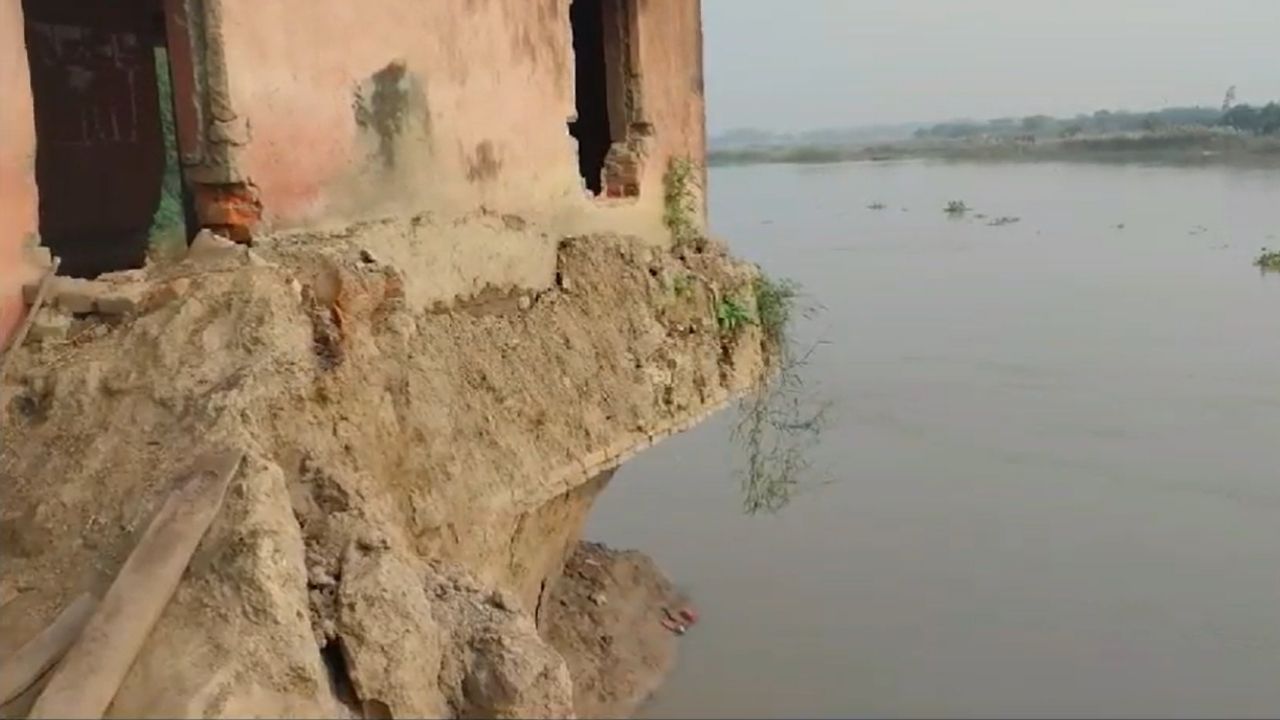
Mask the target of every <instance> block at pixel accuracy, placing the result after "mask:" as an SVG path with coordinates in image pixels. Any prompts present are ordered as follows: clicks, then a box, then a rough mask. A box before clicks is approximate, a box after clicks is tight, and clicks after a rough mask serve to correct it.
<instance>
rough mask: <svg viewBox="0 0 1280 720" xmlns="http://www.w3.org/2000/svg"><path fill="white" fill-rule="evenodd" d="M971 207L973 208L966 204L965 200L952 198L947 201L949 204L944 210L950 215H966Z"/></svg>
mask: <svg viewBox="0 0 1280 720" xmlns="http://www.w3.org/2000/svg"><path fill="white" fill-rule="evenodd" d="M971 209H972V208H970V207H969V206H968V205H966V204H965V203H964V201H963V200H952V201H951V202H949V203H947V206H946V207H945V208H943V209H942V211H943V212H945V213H946V214H948V215H964V214H965V213H967V212H969V211H970V210H971Z"/></svg>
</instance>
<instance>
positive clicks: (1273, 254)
mask: <svg viewBox="0 0 1280 720" xmlns="http://www.w3.org/2000/svg"><path fill="white" fill-rule="evenodd" d="M1253 264H1254V265H1256V266H1257V267H1259V268H1261V269H1262V270H1265V271H1270V272H1280V250H1268V249H1266V248H1262V254H1261V255H1259V256H1258V259H1257V260H1254V261H1253Z"/></svg>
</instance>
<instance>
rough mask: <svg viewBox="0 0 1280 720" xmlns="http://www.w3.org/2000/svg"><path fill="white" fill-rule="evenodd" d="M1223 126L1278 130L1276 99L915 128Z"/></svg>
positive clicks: (986, 132) (939, 133)
mask: <svg viewBox="0 0 1280 720" xmlns="http://www.w3.org/2000/svg"><path fill="white" fill-rule="evenodd" d="M1197 127H1198V128H1212V127H1229V128H1233V129H1235V130H1237V131H1240V132H1247V133H1252V134H1256V135H1274V134H1280V103H1274V102H1273V103H1270V104H1268V105H1265V106H1262V107H1254V106H1251V105H1231V106H1229V107H1227V108H1226V109H1225V110H1223V109H1219V108H1210V107H1171V108H1164V109H1163V110H1156V111H1154V112H1126V111H1111V110H1099V111H1097V112H1095V113H1093V114H1092V115H1089V114H1080V115H1076V116H1075V117H1072V118H1056V117H1051V116H1049V115H1028V116H1026V117H1021V118H1018V117H1003V118H995V119H993V120H986V121H980V120H959V121H953V122H944V123H938V124H936V125H931V126H928V127H923V128H920V129H918V130H916V131H915V137H916V138H919V139H945V140H962V139H964V140H967V139H974V138H981V137H990V138H993V139H1009V138H1022V137H1036V138H1051V137H1058V138H1068V139H1069V138H1074V137H1078V136H1081V135H1110V134H1116V133H1136V132H1158V131H1160V130H1166V129H1170V128H1197Z"/></svg>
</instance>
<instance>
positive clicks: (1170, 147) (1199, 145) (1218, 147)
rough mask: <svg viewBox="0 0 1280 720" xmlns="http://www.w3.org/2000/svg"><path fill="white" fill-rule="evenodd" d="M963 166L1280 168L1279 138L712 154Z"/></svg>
mask: <svg viewBox="0 0 1280 720" xmlns="http://www.w3.org/2000/svg"><path fill="white" fill-rule="evenodd" d="M917 158H920V159H939V160H954V161H966V162H1089V163H1120V164H1159V165H1230V166H1236V167H1258V168H1269V167H1280V138H1275V137H1252V136H1246V135H1238V134H1227V133H1214V132H1196V131H1188V132H1159V133H1139V134H1117V135H1106V136H1094V137H1079V138H1072V139H1067V140H1040V141H1038V142H1019V141H1013V140H1001V141H992V142H981V141H973V140H956V141H917V140H908V141H903V142H899V143H886V144H878V145H859V146H854V145H849V146H820V145H803V144H797V145H780V146H770V147H748V148H738V149H716V150H712V151H711V152H710V153H708V158H707V161H708V164H709V165H711V166H713V167H717V166H719V167H724V166H732V165H765V164H792V165H824V164H832V163H844V162H875V161H889V160H908V159H917Z"/></svg>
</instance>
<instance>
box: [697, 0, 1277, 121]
mask: <svg viewBox="0 0 1280 720" xmlns="http://www.w3.org/2000/svg"><path fill="white" fill-rule="evenodd" d="M703 16H704V19H703V22H704V32H705V35H706V45H705V47H706V83H707V100H708V114H709V122H710V124H711V131H712V132H718V131H722V130H725V129H728V128H733V127H748V126H750V127H760V128H767V129H773V130H802V129H808V128H815V127H829V126H840V125H866V124H875V123H881V122H905V121H912V120H946V119H950V118H956V117H969V116H971V117H977V118H989V117H998V116H1002V115H1017V116H1022V115H1028V114H1032V113H1040V112H1043V113H1047V114H1051V115H1070V114H1075V113H1077V112H1092V111H1093V110H1096V109H1099V108H1109V109H1116V108H1130V109H1135V110H1142V109H1151V108H1154V107H1159V106H1164V105H1192V104H1204V105H1214V106H1216V105H1218V104H1219V103H1220V102H1221V101H1222V96H1223V93H1224V92H1225V91H1226V88H1227V86H1229V85H1232V84H1235V85H1238V86H1239V90H1238V92H1239V100H1240V101H1241V102H1254V103H1257V102H1266V101H1269V100H1280V0H703Z"/></svg>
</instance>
